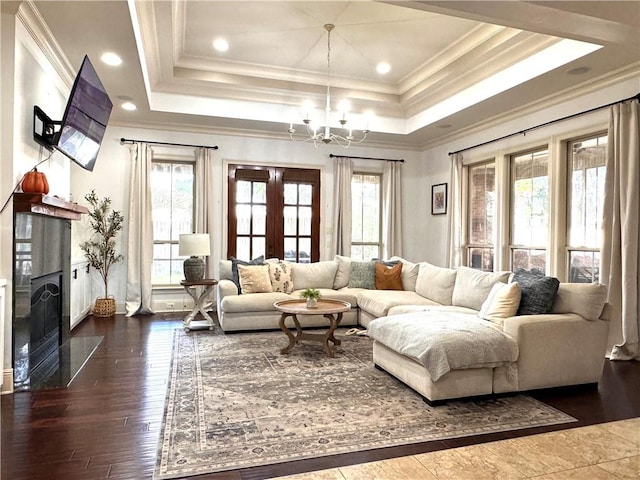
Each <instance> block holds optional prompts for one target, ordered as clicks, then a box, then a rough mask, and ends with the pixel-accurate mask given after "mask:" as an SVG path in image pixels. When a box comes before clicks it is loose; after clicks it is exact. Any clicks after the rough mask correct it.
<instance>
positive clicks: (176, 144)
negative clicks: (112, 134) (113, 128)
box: [120, 137, 218, 150]
mask: <svg viewBox="0 0 640 480" xmlns="http://www.w3.org/2000/svg"><path fill="white" fill-rule="evenodd" d="M120 143H149V144H153V145H169V146H172V147H196V148H199V147H202V148H213V149H214V150H218V146H217V145H191V144H189V143H171V142H149V141H147V140H132V139H130V138H124V137H123V138H121V139H120Z"/></svg>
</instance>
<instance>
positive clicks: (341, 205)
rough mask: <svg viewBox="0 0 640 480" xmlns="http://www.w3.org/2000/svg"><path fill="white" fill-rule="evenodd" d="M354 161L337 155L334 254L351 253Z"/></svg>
mask: <svg viewBox="0 0 640 480" xmlns="http://www.w3.org/2000/svg"><path fill="white" fill-rule="evenodd" d="M352 176H353V161H352V160H351V159H350V158H345V157H337V158H336V167H335V175H334V187H333V194H334V197H335V199H334V207H333V250H334V255H345V256H347V257H348V256H350V255H351V177H352Z"/></svg>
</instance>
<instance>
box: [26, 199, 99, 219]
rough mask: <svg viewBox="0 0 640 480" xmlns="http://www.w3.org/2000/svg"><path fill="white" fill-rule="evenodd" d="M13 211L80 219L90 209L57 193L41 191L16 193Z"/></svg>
mask: <svg viewBox="0 0 640 480" xmlns="http://www.w3.org/2000/svg"><path fill="white" fill-rule="evenodd" d="M13 211H14V212H16V213H34V214H37V215H46V216H48V217H56V218H66V219H67V220H80V218H81V215H82V214H85V213H89V209H88V208H87V207H85V206H83V205H78V204H77V203H74V202H68V201H66V200H64V199H62V198H60V197H56V196H55V195H43V194H41V193H14V194H13Z"/></svg>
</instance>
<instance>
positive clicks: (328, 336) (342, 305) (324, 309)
mask: <svg viewBox="0 0 640 480" xmlns="http://www.w3.org/2000/svg"><path fill="white" fill-rule="evenodd" d="M273 306H274V307H276V309H278V310H279V311H281V312H282V316H281V317H280V328H281V329H282V331H283V332H284V333H286V334H287V337H289V345H287V346H286V347H284V348H282V349H280V353H281V354H285V353H289V352H290V351H291V349H292V348H293V347H294V346H295V345H296V343H298V341H300V340H313V341H317V342H321V343H322V346H323V348H324V351H325V353H326V354H327V356H329V357H333V356H334V354H335V348H334V347H333V345H340V343H341V342H340V340H338V339H337V338H335V337H334V336H333V333H334V332H335V330H336V328H338V325H340V321H341V320H342V314H343V313H344V312H348V311H349V310H351V304H350V303H349V302H343V301H342V300H329V299H324V298H321V299H319V300H318V302H317V304H316V306H315V307H307V302H306V300H304V299H300V300H280V301H279V302H275V303H274V304H273ZM298 315H322V316H323V317H325V318H326V319H327V320H329V330H327V331H326V332H325V333H309V332H304V331H302V327H301V326H300V320H299V319H298ZM287 317H291V318H293V322H294V323H295V325H296V334H295V335H294V334H293V333H292V332H291V330H289V328H287V325H286V324H285V320H286V318H287ZM329 342H331V343H333V345H330V344H329Z"/></svg>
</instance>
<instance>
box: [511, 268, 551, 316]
mask: <svg viewBox="0 0 640 480" xmlns="http://www.w3.org/2000/svg"><path fill="white" fill-rule="evenodd" d="M512 282H517V283H519V284H520V290H521V291H522V295H521V298H520V307H519V308H518V315H538V314H544V313H549V312H551V308H552V307H553V302H554V300H555V298H556V292H557V291H558V286H559V285H560V282H559V280H558V279H557V278H554V277H546V276H545V275H544V273H543V272H541V271H540V270H525V269H523V268H519V269H517V270H516V271H515V273H514V274H513V279H512Z"/></svg>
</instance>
